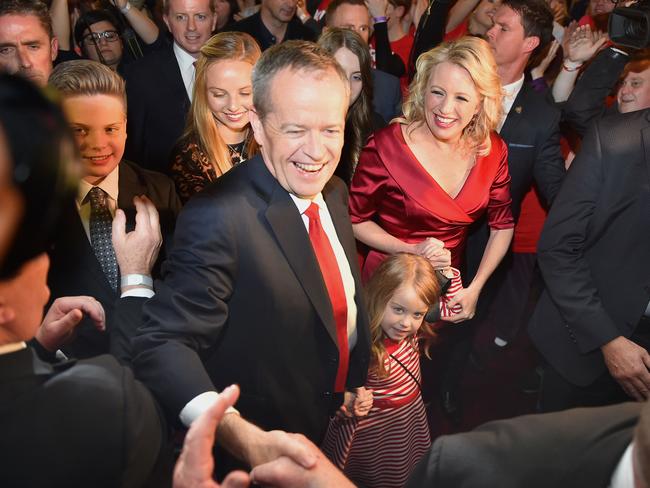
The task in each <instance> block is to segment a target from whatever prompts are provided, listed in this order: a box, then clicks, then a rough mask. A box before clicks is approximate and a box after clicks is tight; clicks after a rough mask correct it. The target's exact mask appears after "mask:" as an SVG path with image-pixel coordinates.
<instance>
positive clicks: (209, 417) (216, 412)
mask: <svg viewBox="0 0 650 488" xmlns="http://www.w3.org/2000/svg"><path fill="white" fill-rule="evenodd" d="M237 398H239V387H237V386H235V385H233V386H229V387H228V388H226V389H224V390H223V391H222V392H221V393H220V394H219V397H218V398H217V400H216V401H215V402H214V405H212V406H211V407H210V408H209V409H208V410H206V411H205V412H204V413H203V414H202V415H201V416H200V417H199V418H198V419H196V420H195V421H194V423H193V424H192V426H191V427H190V430H189V431H188V432H187V435H186V436H185V442H184V443H183V451H182V452H181V455H180V457H179V458H178V461H177V462H176V467H175V468H174V484H173V488H219V486H221V488H246V487H247V486H249V485H250V477H249V476H248V474H247V473H244V472H243V471H233V472H232V473H229V474H228V476H226V479H225V480H224V481H223V483H222V484H221V485H219V484H218V483H217V482H216V481H214V479H213V478H212V473H213V471H214V458H213V457H212V448H213V446H214V441H215V436H216V430H217V425H218V424H219V422H220V421H221V419H222V417H223V415H224V413H225V411H226V409H227V408H228V407H231V406H233V405H234V404H235V402H236V401H237Z"/></svg>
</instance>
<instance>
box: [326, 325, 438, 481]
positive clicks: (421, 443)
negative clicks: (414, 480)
mask: <svg viewBox="0 0 650 488" xmlns="http://www.w3.org/2000/svg"><path fill="white" fill-rule="evenodd" d="M385 345H386V350H387V352H388V353H389V354H390V356H389V357H387V358H386V365H387V367H389V368H390V369H388V371H389V372H390V373H389V375H388V376H387V377H386V378H381V379H380V378H377V376H375V375H374V374H373V373H372V372H371V373H369V374H368V380H367V383H366V388H369V389H371V390H372V391H373V397H374V401H373V406H372V409H371V410H370V413H369V414H368V416H367V417H362V418H359V419H356V418H355V419H347V418H339V417H336V418H334V419H333V420H332V421H331V422H330V425H329V428H328V431H327V435H326V436H325V441H324V442H323V446H322V447H323V452H325V454H326V455H327V456H328V457H329V458H330V459H331V460H332V462H334V464H336V465H337V466H338V467H339V468H340V469H341V470H343V472H344V473H345V474H346V476H348V478H350V479H351V480H352V481H353V482H355V483H357V484H360V485H363V486H364V487H367V488H400V487H402V486H404V485H405V484H406V480H407V479H408V477H409V474H410V473H411V471H412V470H413V468H414V467H415V465H416V464H417V462H418V461H419V460H420V458H421V457H422V456H423V455H424V454H425V453H426V452H427V451H428V449H429V446H430V445H431V437H430V435H429V426H428V424H427V417H426V412H425V410H424V402H423V401H422V395H421V392H420V387H419V383H420V382H421V376H420V358H419V353H418V352H417V342H416V339H415V338H410V339H404V340H402V341H401V342H400V343H395V342H394V341H391V340H390V339H386V342H385ZM391 356H393V357H391ZM395 358H396V359H397V360H398V361H399V362H398V361H396V360H395ZM399 363H401V364H402V365H403V366H404V367H402V366H401V365H400V364H399ZM405 368H406V369H408V372H407V371H406V369H405ZM409 372H410V374H409ZM411 375H412V376H411ZM413 377H415V378H417V382H416V381H415V380H414V378H413Z"/></svg>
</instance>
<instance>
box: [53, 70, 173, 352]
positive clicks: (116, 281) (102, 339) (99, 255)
mask: <svg viewBox="0 0 650 488" xmlns="http://www.w3.org/2000/svg"><path fill="white" fill-rule="evenodd" d="M50 84H51V85H52V86H53V87H55V88H57V89H58V90H59V91H60V92H61V93H62V95H63V104H62V105H63V110H64V113H65V115H66V117H67V119H68V122H69V124H70V126H71V128H72V131H73V133H74V135H75V139H76V143H77V146H78V149H79V152H80V153H81V160H82V181H81V183H80V185H79V193H78V195H77V201H76V208H69V209H68V213H67V215H66V219H65V228H63V229H61V230H62V232H61V233H60V235H59V236H58V237H57V239H56V241H55V244H54V247H53V249H52V251H51V252H50V258H51V260H52V266H51V269H50V274H49V277H48V283H49V286H50V288H51V290H52V297H53V298H56V297H60V296H71V295H90V296H94V297H95V298H96V299H97V300H99V302H100V303H101V304H102V305H103V306H104V309H105V310H106V314H107V317H108V319H109V321H110V319H111V315H112V312H113V304H114V302H115V300H117V299H118V298H120V293H121V291H120V290H121V286H123V285H124V286H138V291H137V292H128V294H127V296H140V297H143V296H144V297H150V296H152V295H153V282H152V272H154V271H153V270H154V264H155V263H153V262H152V263H148V265H147V266H146V267H145V268H141V267H140V266H136V267H134V268H131V267H127V268H125V269H122V270H120V271H121V276H120V273H119V272H118V270H117V267H116V261H115V255H114V250H113V246H112V242H111V235H112V233H111V225H112V221H113V217H115V219H116V220H117V221H118V222H120V223H121V225H122V226H123V225H124V222H125V220H126V222H127V230H130V229H131V228H133V225H134V223H135V209H136V208H138V206H141V205H144V204H145V203H146V202H151V203H152V204H153V205H154V206H155V207H156V208H157V209H158V213H159V214H160V223H161V228H162V234H163V237H169V236H171V233H172V231H173V226H174V222H175V218H176V214H177V213H178V210H179V208H180V202H179V200H178V196H177V195H176V191H175V189H174V184H173V183H172V181H171V180H170V179H168V178H167V177H166V176H164V175H162V174H159V173H155V172H152V171H146V170H143V169H141V168H139V167H138V166H137V165H135V164H133V163H131V162H129V161H125V160H123V159H122V155H123V153H124V144H125V141H126V97H125V92H124V81H123V80H122V78H120V76H119V75H118V74H116V73H115V72H113V71H112V70H111V69H110V68H108V67H106V66H104V65H102V64H100V63H97V62H95V61H86V60H78V61H68V62H66V63H62V64H60V65H59V66H57V67H56V69H55V70H54V71H53V73H52V75H51V77H50ZM136 197H138V198H136ZM134 206H135V208H134ZM144 288H148V289H149V291H148V292H145V291H144V290H143V289H144ZM136 293H137V295H136ZM122 296H123V295H122ZM110 333H111V331H110V330H108V331H107V333H106V334H100V333H98V332H97V331H96V330H95V328H94V327H92V325H91V324H90V323H84V324H82V325H81V326H80V327H79V333H78V337H77V339H76V340H75V341H74V342H73V343H71V344H69V345H68V346H67V349H66V353H70V354H72V355H74V356H75V357H78V358H83V357H90V356H94V355H97V354H102V353H105V352H107V351H108V342H109V337H108V335H110Z"/></svg>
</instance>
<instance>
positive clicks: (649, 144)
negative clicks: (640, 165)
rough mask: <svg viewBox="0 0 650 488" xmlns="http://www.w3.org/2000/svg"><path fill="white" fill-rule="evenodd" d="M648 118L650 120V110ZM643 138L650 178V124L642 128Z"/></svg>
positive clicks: (647, 173) (649, 177)
mask: <svg viewBox="0 0 650 488" xmlns="http://www.w3.org/2000/svg"><path fill="white" fill-rule="evenodd" d="M645 117H646V120H647V121H648V122H650V112H647V113H646V116H645ZM641 139H642V141H643V154H644V157H645V167H646V170H647V172H646V176H647V177H648V179H649V180H650V125H648V126H646V127H644V128H643V129H641Z"/></svg>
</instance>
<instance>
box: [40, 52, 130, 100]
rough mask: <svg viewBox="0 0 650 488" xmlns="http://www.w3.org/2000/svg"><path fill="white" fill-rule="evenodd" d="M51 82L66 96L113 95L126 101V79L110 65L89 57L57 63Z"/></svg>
mask: <svg viewBox="0 0 650 488" xmlns="http://www.w3.org/2000/svg"><path fill="white" fill-rule="evenodd" d="M49 84H50V86H52V87H53V88H56V89H57V90H58V91H59V92H60V93H61V94H62V95H63V96H64V97H72V96H79V95H112V96H115V97H117V98H119V99H120V100H122V102H123V103H124V112H126V89H125V83H124V79H122V77H121V76H120V75H118V74H117V73H116V72H115V71H113V70H112V69H110V68H109V67H108V66H104V65H103V64H101V63H98V62H97V61H90V60H89V59H78V60H74V61H66V62H65V63H61V64H59V65H57V66H56V67H55V68H54V70H53V71H52V74H51V75H50V79H49Z"/></svg>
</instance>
